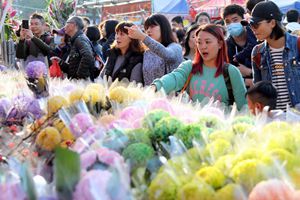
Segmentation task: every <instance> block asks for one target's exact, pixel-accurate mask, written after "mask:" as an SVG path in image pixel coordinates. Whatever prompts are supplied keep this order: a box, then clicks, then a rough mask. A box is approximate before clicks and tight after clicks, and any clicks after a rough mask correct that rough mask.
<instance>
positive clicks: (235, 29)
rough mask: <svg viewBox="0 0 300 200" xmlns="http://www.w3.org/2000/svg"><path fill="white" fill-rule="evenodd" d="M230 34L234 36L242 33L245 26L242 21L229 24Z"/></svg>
mask: <svg viewBox="0 0 300 200" xmlns="http://www.w3.org/2000/svg"><path fill="white" fill-rule="evenodd" d="M227 30H228V32H229V34H230V35H231V36H233V37H237V36H239V35H241V34H242V32H243V30H244V28H243V25H242V24H241V23H231V24H229V25H228V26H227Z"/></svg>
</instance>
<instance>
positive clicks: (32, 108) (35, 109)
mask: <svg viewBox="0 0 300 200" xmlns="http://www.w3.org/2000/svg"><path fill="white" fill-rule="evenodd" d="M27 111H28V113H31V114H32V115H33V117H34V118H35V119H39V118H41V117H42V116H43V114H44V112H43V110H42V109H41V107H40V104H39V101H38V100H37V99H33V100H32V101H31V102H30V103H29V104H28V106H27Z"/></svg>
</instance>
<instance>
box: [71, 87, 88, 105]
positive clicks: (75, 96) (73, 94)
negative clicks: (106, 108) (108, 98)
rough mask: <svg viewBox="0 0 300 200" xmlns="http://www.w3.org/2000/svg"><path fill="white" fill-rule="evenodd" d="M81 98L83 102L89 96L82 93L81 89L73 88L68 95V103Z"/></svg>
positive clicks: (86, 100)
mask: <svg viewBox="0 0 300 200" xmlns="http://www.w3.org/2000/svg"><path fill="white" fill-rule="evenodd" d="M79 100H83V101H84V102H88V101H89V96H87V95H86V94H85V93H84V90H83V89H76V90H73V91H72V92H71V93H70V95H69V101H70V103H75V102H76V101H79Z"/></svg>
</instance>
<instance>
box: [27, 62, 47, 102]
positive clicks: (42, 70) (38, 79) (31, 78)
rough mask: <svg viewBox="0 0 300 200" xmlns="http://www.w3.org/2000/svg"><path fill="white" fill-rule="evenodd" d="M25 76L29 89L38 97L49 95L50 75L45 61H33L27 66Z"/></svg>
mask: <svg viewBox="0 0 300 200" xmlns="http://www.w3.org/2000/svg"><path fill="white" fill-rule="evenodd" d="M25 72H26V75H25V78H26V81H27V85H28V87H29V89H30V90H31V91H32V92H33V94H34V96H35V97H36V98H38V99H39V98H42V97H47V96H49V90H48V75H47V67H46V65H45V63H43V62H41V61H32V62H30V63H28V65H27V66H26V68H25Z"/></svg>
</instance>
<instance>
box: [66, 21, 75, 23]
mask: <svg viewBox="0 0 300 200" xmlns="http://www.w3.org/2000/svg"><path fill="white" fill-rule="evenodd" d="M66 24H75V22H72V21H69V22H66Z"/></svg>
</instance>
